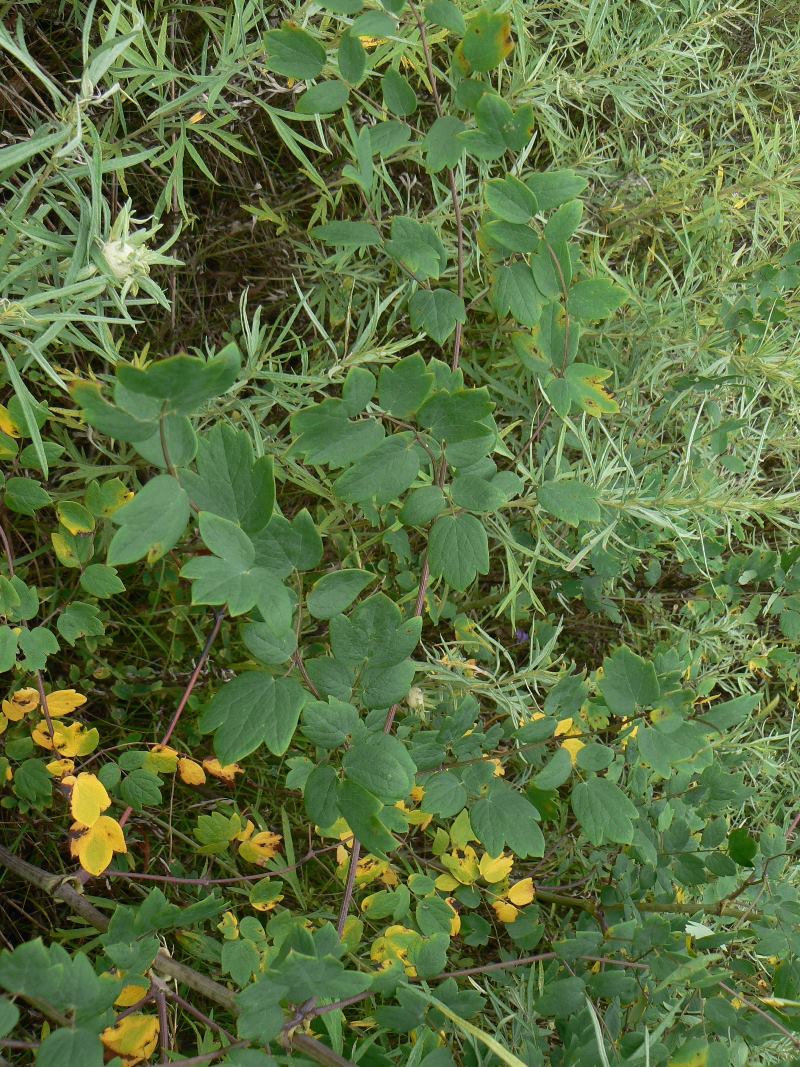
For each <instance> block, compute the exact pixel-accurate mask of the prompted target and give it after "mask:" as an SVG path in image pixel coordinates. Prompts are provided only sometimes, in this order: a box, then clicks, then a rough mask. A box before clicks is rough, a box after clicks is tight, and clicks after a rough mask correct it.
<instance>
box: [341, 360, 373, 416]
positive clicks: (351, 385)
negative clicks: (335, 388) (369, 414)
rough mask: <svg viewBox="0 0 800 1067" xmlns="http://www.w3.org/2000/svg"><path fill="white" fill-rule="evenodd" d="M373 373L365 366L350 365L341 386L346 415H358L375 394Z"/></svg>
mask: <svg viewBox="0 0 800 1067" xmlns="http://www.w3.org/2000/svg"><path fill="white" fill-rule="evenodd" d="M375 384H376V383H375V375H374V374H373V373H372V372H371V371H368V370H367V368H366V367H351V368H350V370H349V371H348V372H347V377H346V378H345V380H344V385H343V386H342V402H343V403H344V406H345V408H346V409H347V414H348V415H351V416H352V415H358V414H359V412H361V411H363V410H364V408H365V407H366V406H367V404H368V403H369V402H370V400H372V397H373V396H374V394H375Z"/></svg>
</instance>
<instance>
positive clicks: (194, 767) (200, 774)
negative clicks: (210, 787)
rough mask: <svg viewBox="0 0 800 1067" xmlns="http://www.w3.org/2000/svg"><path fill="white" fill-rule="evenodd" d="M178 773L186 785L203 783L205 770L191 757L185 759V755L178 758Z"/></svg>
mask: <svg viewBox="0 0 800 1067" xmlns="http://www.w3.org/2000/svg"><path fill="white" fill-rule="evenodd" d="M178 774H179V775H180V779H181V781H182V782H185V783H186V784H187V785H205V782H206V772H205V771H204V770H203V768H202V767H201V766H200V764H199V763H195V761H194V760H193V759H187V758H186V756H180V757H179V758H178Z"/></svg>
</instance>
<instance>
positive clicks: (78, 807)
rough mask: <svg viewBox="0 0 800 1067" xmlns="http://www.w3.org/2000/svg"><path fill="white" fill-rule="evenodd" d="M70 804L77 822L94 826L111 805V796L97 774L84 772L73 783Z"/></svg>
mask: <svg viewBox="0 0 800 1067" xmlns="http://www.w3.org/2000/svg"><path fill="white" fill-rule="evenodd" d="M69 804H70V811H71V812H72V817H73V819H74V820H75V821H76V822H80V823H83V825H84V826H94V824H95V823H96V822H97V820H98V819H99V818H100V816H101V815H102V813H103V812H104V811H105V810H106V808H109V807H111V797H110V796H109V795H108V793H107V792H106V787H105V786H104V785H103V783H102V782H101V781H100V779H99V778H98V777H97V776H96V775H94V774H87V773H86V772H84V773H83V774H79V775H78V777H77V778H76V779H75V782H74V784H73V785H72V795H71V796H70V801H69Z"/></svg>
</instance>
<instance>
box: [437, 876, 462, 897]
mask: <svg viewBox="0 0 800 1067" xmlns="http://www.w3.org/2000/svg"><path fill="white" fill-rule="evenodd" d="M460 884H461V883H460V882H457V881H456V879H455V878H454V877H453V876H452V874H440V875H439V877H438V878H437V879H436V881H435V882H434V885H435V886H436V888H437V889H441V890H442V892H443V893H452V892H453V890H454V889H458V887H459V885H460Z"/></svg>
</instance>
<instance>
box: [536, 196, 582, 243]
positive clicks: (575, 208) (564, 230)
mask: <svg viewBox="0 0 800 1067" xmlns="http://www.w3.org/2000/svg"><path fill="white" fill-rule="evenodd" d="M582 217H583V202H582V201H580V200H568V201H567V202H566V204H562V205H561V207H560V208H558V209H557V211H555V212H554V214H552V215H551V216H550V218H549V219H548V220H547V224H546V225H545V228H544V236H545V240H546V241H548V242H550V243H553V242H556V241H568V240H569V239H570V237H572V235H573V233H574V232H575V231H576V230H577V228H578V226H579V225H580V221H581V218H582Z"/></svg>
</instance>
